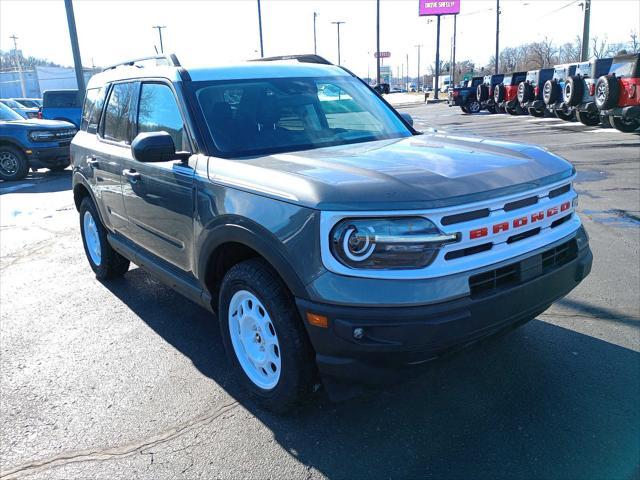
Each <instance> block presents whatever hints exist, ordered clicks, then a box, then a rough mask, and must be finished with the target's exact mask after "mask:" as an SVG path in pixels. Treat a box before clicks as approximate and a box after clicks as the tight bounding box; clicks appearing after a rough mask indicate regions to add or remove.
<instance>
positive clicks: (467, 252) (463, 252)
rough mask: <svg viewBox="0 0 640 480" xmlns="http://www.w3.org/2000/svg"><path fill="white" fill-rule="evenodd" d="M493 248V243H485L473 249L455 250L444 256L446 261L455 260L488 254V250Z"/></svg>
mask: <svg viewBox="0 0 640 480" xmlns="http://www.w3.org/2000/svg"><path fill="white" fill-rule="evenodd" d="M492 248H493V243H491V242H489V243H483V244H481V245H475V246H473V247H468V248H461V249H459V250H453V251H451V252H447V253H446V255H445V256H444V259H445V260H453V259H455V258H461V257H467V256H469V255H475V254H476V253H480V252H486V251H487V250H491V249H492Z"/></svg>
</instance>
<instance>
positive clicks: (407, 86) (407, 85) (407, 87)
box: [404, 53, 409, 91]
mask: <svg viewBox="0 0 640 480" xmlns="http://www.w3.org/2000/svg"><path fill="white" fill-rule="evenodd" d="M404 88H406V89H407V91H408V90H409V54H408V53H407V83H406V84H405V86H404Z"/></svg>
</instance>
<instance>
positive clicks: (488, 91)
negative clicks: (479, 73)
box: [476, 73, 504, 113]
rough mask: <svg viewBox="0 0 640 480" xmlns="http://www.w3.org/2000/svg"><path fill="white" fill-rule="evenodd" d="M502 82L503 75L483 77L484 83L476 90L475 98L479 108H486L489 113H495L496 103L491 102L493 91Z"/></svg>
mask: <svg viewBox="0 0 640 480" xmlns="http://www.w3.org/2000/svg"><path fill="white" fill-rule="evenodd" d="M502 80H504V73H496V74H495V75H485V76H484V81H483V83H481V84H480V85H478V87H477V88H476V98H477V99H478V101H479V102H480V108H481V109H483V108H486V109H487V111H488V112H489V113H496V103H495V102H494V101H493V89H494V88H495V86H496V85H498V84H499V83H502Z"/></svg>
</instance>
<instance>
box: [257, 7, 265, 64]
mask: <svg viewBox="0 0 640 480" xmlns="http://www.w3.org/2000/svg"><path fill="white" fill-rule="evenodd" d="M258 31H259V32H260V58H263V57H264V45H263V44H262V10H261V8H260V0H258Z"/></svg>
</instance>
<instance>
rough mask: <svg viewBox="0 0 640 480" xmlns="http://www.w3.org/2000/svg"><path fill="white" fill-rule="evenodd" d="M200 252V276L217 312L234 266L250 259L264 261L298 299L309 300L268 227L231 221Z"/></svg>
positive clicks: (218, 228) (211, 234)
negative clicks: (224, 280)
mask: <svg viewBox="0 0 640 480" xmlns="http://www.w3.org/2000/svg"><path fill="white" fill-rule="evenodd" d="M204 235H205V237H204V240H203V241H202V242H201V245H202V246H201V247H200V249H199V251H198V261H197V276H198V278H199V280H200V282H201V283H202V285H203V286H204V287H205V289H206V290H207V291H208V292H209V294H210V295H211V301H212V304H213V306H214V309H217V303H218V298H217V297H218V292H219V287H220V283H221V282H222V278H223V277H224V275H225V273H226V272H227V271H228V270H229V268H231V267H232V266H234V265H236V264H237V263H239V262H242V261H244V260H248V259H249V258H256V257H259V258H262V259H264V260H265V261H266V262H267V263H268V264H269V266H270V267H271V268H273V269H274V271H275V272H276V273H277V274H278V276H279V277H280V278H281V279H282V281H283V282H284V284H285V285H286V286H287V288H288V289H289V291H290V292H291V293H292V294H293V295H294V296H296V297H306V289H305V287H304V283H303V282H302V280H301V279H300V277H299V276H298V274H297V273H296V271H295V269H294V268H293V266H292V265H291V264H290V262H289V261H288V260H287V255H286V251H285V247H284V246H283V245H282V243H281V242H280V240H278V238H277V237H275V235H273V234H272V233H271V232H269V231H268V230H266V229H265V228H264V227H262V226H260V225H257V224H255V223H254V222H251V221H248V220H246V219H229V218H226V219H225V220H224V222H220V223H219V224H218V225H216V226H214V227H213V228H211V229H208V230H207V232H206V233H205V234H204Z"/></svg>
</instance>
